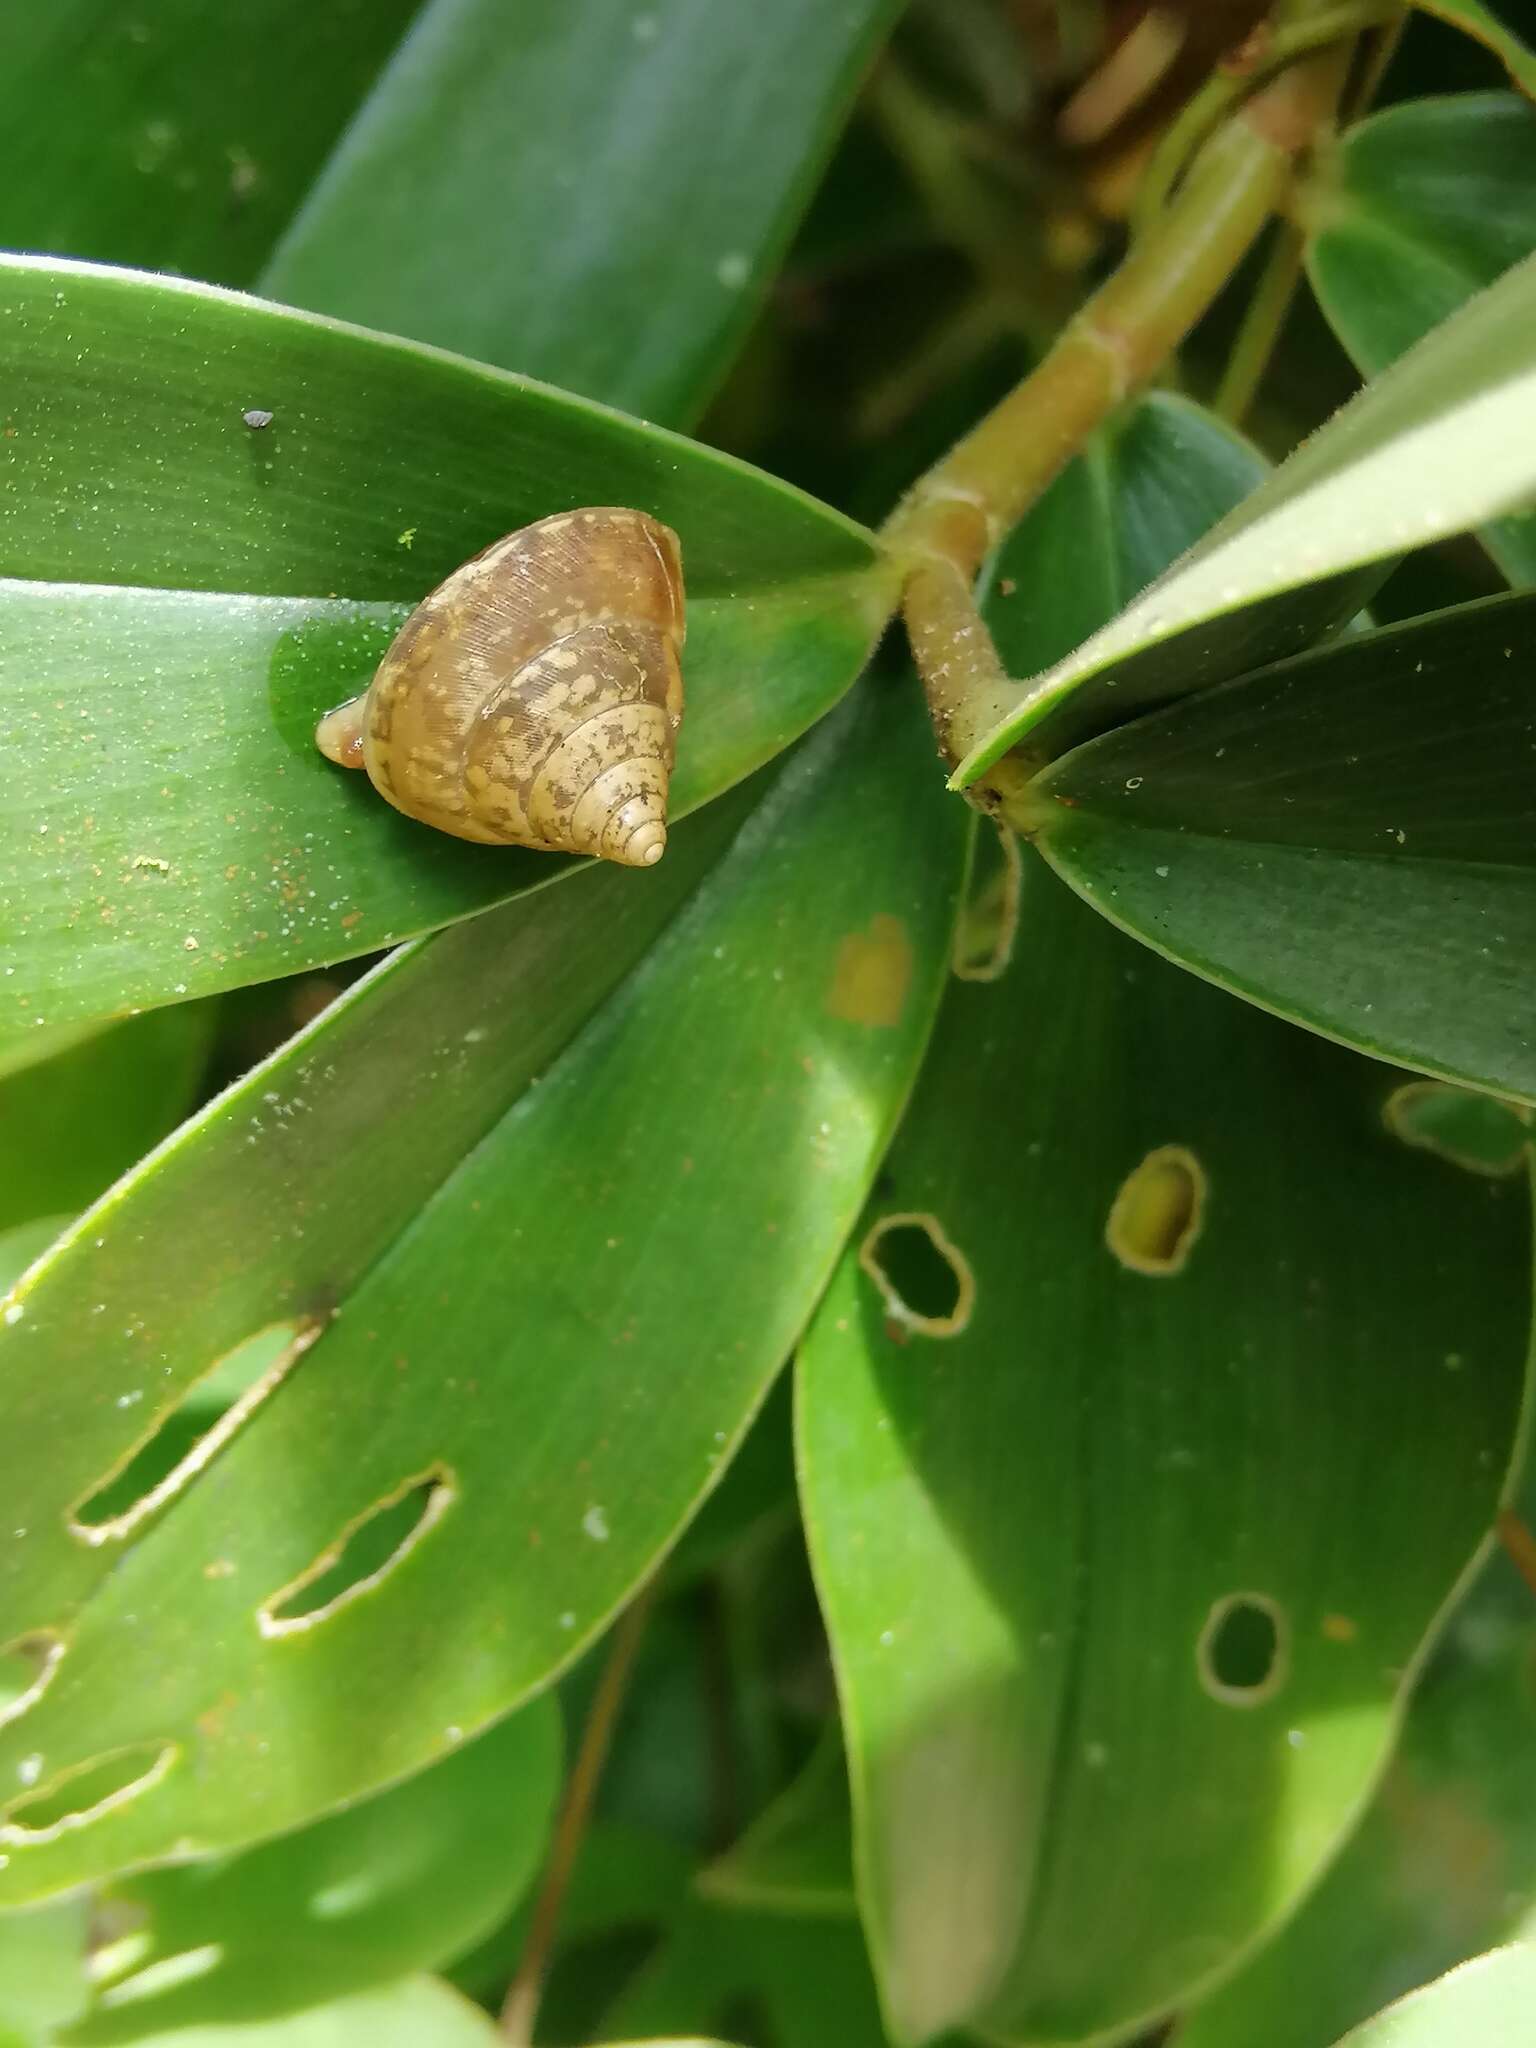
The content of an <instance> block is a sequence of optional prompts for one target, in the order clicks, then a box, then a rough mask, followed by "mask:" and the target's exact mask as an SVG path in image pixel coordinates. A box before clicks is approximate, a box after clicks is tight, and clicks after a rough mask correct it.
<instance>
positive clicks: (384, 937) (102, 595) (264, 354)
mask: <svg viewBox="0 0 1536 2048" xmlns="http://www.w3.org/2000/svg"><path fill="white" fill-rule="evenodd" d="M8 282H9V288H10V289H9V296H10V299H11V304H10V310H9V315H8V316H7V315H6V314H5V313H4V312H0V352H4V351H5V349H6V348H7V345H9V347H10V353H11V357H12V362H13V367H15V368H16V373H17V382H16V383H15V385H14V386H12V387H11V388H10V390H9V391H8V405H9V407H10V410H9V412H8V415H7V416H8V418H9V419H10V421H11V423H12V424H13V425H15V427H16V437H15V438H14V439H11V440H7V441H6V442H4V443H3V444H0V445H3V446H4V447H6V448H7V449H8V450H9V451H10V456H9V460H10V462H11V465H12V473H11V476H10V479H9V489H8V491H7V493H6V495H5V496H4V498H3V499H0V560H3V562H4V564H5V566H7V567H9V568H11V569H16V570H24V571H25V572H26V573H27V574H29V575H32V576H41V577H44V578H49V579H51V578H54V577H65V576H83V577H87V578H89V579H90V580H91V581H92V582H93V583H104V584H118V583H122V582H129V583H132V582H135V581H144V580H146V579H148V580H153V579H155V578H161V579H165V580H167V581H173V582H176V583H178V584H182V585H185V584H189V583H203V582H209V581H211V583H212V585H213V587H212V588H210V589H205V590H199V591H191V590H188V589H185V588H178V589H168V588H167V589H149V588H130V589H122V588H112V589H102V588H82V587H79V586H78V585H74V584H65V583H62V582H57V583H56V582H52V581H44V582H35V581H34V582H29V583H13V584H11V585H10V586H9V587H8V588H6V589H5V590H4V592H3V602H0V659H3V662H4V665H5V669H6V673H7V675H8V676H9V677H11V678H12V679H13V687H12V688H10V689H9V690H8V691H7V693H6V700H5V713H4V721H5V738H6V741H7V751H8V755H9V758H11V760H12V761H13V763H14V765H15V768H16V771H17V772H16V773H15V774H13V776H12V777H11V779H10V782H9V784H8V787H7V796H6V802H5V805H4V810H3V816H0V958H3V963H4V965H6V966H9V967H10V968H11V969H12V970H13V972H12V973H11V974H10V975H9V976H7V977H5V979H4V981H3V984H0V986H3V994H0V1046H3V1045H4V1043H5V1042H6V1040H7V1039H9V1040H10V1041H11V1042H13V1043H14V1042H15V1041H16V1040H17V1039H20V1038H24V1037H25V1036H26V1035H27V1034H29V1033H31V1032H34V1031H36V1030H37V1029H38V1028H39V1020H42V1022H43V1024H44V1025H46V1026H47V1027H49V1028H57V1027H60V1026H63V1025H67V1024H69V1023H71V1022H73V1021H77V1020H80V1019H84V1018H94V1017H100V1016H102V1015H109V1014H112V1013H113V1012H115V1011H120V1010H121V1009H123V1008H126V1007H129V1006H146V1005H150V1004H154V1003H164V1002H170V1001H174V1000H176V999H177V998H179V997H181V996H184V995H197V994H201V993H205V992H207V991H209V990H212V989H216V988H221V987H228V986H231V985H235V984H238V983H241V982H248V981H254V980H261V979H263V978H267V977H270V976H273V975H277V974H282V973H288V972H292V971H295V970H297V969H299V968H302V967H306V966H311V965H314V964H316V963H317V962H322V961H326V960H334V959H340V958H344V957H347V956H348V955H353V954H357V953H360V952H363V951H366V950H369V949H371V948H376V947H378V946H379V945H381V944H384V943H387V942H389V941H391V940H394V939H397V938H401V937H404V936H408V935H410V934H411V933H413V932H419V931H421V930H423V929H426V928H429V927H431V926H433V925H437V924H442V923H445V922H447V921H449V920H450V919H452V918H454V917H459V916H463V915H464V914H465V913H467V912H468V911H471V910H475V909H479V908H482V907H484V906H485V905H486V904H487V903H489V902H492V901H495V900H497V899H499V898H503V897H506V896H509V895H512V894H515V893H516V892H517V891H518V890H520V889H526V888H528V887H531V886H533V885H534V884H535V883H537V882H543V881H547V880H549V879H551V878H552V877H553V875H554V874H555V873H557V872H558V869H557V868H556V867H554V866H552V864H551V861H550V859H549V857H548V856H540V855H534V854H523V853H520V852H518V851H512V852H507V851H505V850H498V849H492V850H489V851H488V850H487V849H485V848H482V847H470V846H467V845H464V844H462V843H459V842H455V841H452V840H449V839H447V838H445V837H444V835H442V834H441V833H434V832H431V831H429V830H427V829H426V828H424V827H421V826H418V825H416V824H414V823H413V822H412V821H410V820H408V819H404V818H401V817H400V816H399V814H398V813H396V812H394V811H392V810H391V809H390V807H389V806H388V805H387V804H384V803H382V802H381V801H380V800H379V799H378V798H377V796H376V795H375V793H374V792H373V791H372V790H371V788H369V787H368V785H367V784H366V781H365V780H364V778H362V777H350V776H345V775H342V774H340V773H338V772H337V771H336V770H335V769H334V768H333V767H332V766H331V765H330V764H329V763H328V762H326V761H325V760H323V759H322V758H321V756H320V755H319V753H318V752H317V750H316V749H315V746H314V744H313V728H314V722H315V719H316V717H317V716H318V715H319V714H320V713H321V712H322V711H323V710H325V709H326V708H327V707H328V706H329V705H330V704H333V703H335V702H337V701H338V700H339V699H340V698H341V697H343V696H346V695H348V694H350V693H351V692H352V691H353V690H355V689H357V688H360V687H362V686H363V685H364V684H365V683H366V681H367V678H368V676H369V674H370V673H371V671H372V668H373V665H374V663H375V662H376V661H377V659H378V657H379V654H380V653H381V652H382V650H383V648H384V646H385V645H386V644H387V642H388V640H389V637H390V635H391V634H392V632H393V631H394V629H395V628H396V627H397V626H398V624H399V622H400V620H401V618H402V617H403V616H404V606H403V604H401V603H398V602H397V603H387V602H385V603H369V604H367V605H359V604H357V603H355V602H353V601H352V600H353V599H355V598H359V597H368V598H370V599H380V598H383V599H389V598H396V599H398V598H402V597H410V598H415V597H419V596H420V595H422V594H423V593H424V592H425V590H426V589H427V588H428V587H430V585H431V584H432V583H433V582H434V581H436V580H437V578H438V576H439V575H440V574H441V573H442V572H443V571H444V570H445V569H447V568H449V567H451V566H452V565H453V564H454V563H455V562H457V561H459V560H462V559H463V558H464V557H465V556H466V555H468V554H469V553H472V552H473V551H474V550H475V549H477V548H478V547H480V546H482V545H483V544H484V543H485V542H486V541H487V540H488V539H490V538H493V537H494V536H495V535H496V534H498V533H500V532H503V531H505V530H507V528H509V527H511V526H515V525H517V524H519V523H521V522H522V521H524V520H525V519H527V518H530V517H533V516H537V515H538V514H540V513H543V512H547V511H548V510H550V509H551V505H552V503H554V502H559V503H568V502H580V501H588V502H590V501H592V500H594V499H595V500H598V501H604V502H606V501H617V502H621V503H634V504H639V505H643V506H646V507H648V508H649V509H651V510H653V511H655V512H657V513H659V514H660V516H662V517H663V518H665V519H667V520H669V521H670V522H671V523H672V524H674V525H675V526H676V527H677V528H678V530H679V531H680V532H681V534H682V536H683V545H684V553H685V559H686V566H687V574H688V579H689V588H690V614H689V617H690V625H691V629H692V630H691V632H690V640H689V647H688V652H687V659H686V678H687V684H688V690H689V696H690V709H689V715H688V719H687V722H686V723H685V725H684V729H683V735H682V745H681V749H680V758H679V766H678V791H677V803H678V809H679V811H680V812H681V811H682V810H684V809H686V808H687V807H688V806H689V805H691V804H694V803H698V802H701V801H703V800H705V799H707V798H708V797H710V796H712V795H714V794H715V793H716V792H717V791H718V790H719V789H721V788H722V787H725V786H726V785H728V784H729V783H730V782H732V781H734V780H736V779H738V778H739V777H740V776H741V775H743V774H744V773H746V772H748V771H749V770H750V769H751V768H753V767H755V766H756V765H758V764H759V763H760V762H762V761H763V760H765V759H767V758H769V757H770V756H771V755H772V754H773V753H774V752H776V751H777V750H778V749H779V748H781V747H782V746H784V745H785V744H786V743H787V741H788V740H790V739H791V738H793V737H794V736H795V735H796V734H797V733H799V732H800V731H803V730H804V728H805V727H806V726H807V725H808V724H810V723H811V722H812V721H813V720H814V719H815V718H817V717H818V716H819V715H820V714H821V713H822V712H823V711H825V710H826V709H827V708H828V706H829V705H830V704H832V703H834V702H835V701H836V699H837V697H838V696H839V695H840V694H841V692H842V691H843V690H844V689H845V688H846V687H847V685H848V683H849V681H850V680H851V679H852V677H853V676H854V675H855V674H856V673H857V671H858V669H859V667H860V666H861V664H862V662H863V660H864V658H865V656H866V653H867V650H868V646H869V642H870V640H871V638H872V636H873V634H874V633H875V631H876V630H878V625H879V622H880V620H881V618H882V617H883V615H884V612H885V610H886V607H887V605H888V602H889V591H888V589H887V588H886V577H885V573H884V571H883V569H881V568H879V567H878V566H877V565H876V560H875V554H874V550H873V543H872V541H871V539H870V537H869V536H868V535H866V534H865V533H864V532H863V531H862V529H860V528H857V527H854V526H852V525H850V524H849V523H848V522H846V521H844V520H842V519H841V518H839V517H838V516H837V515H836V514H834V513H832V512H829V511H826V510H825V509H823V508H822V507H820V506H818V505H816V504H815V503H814V501H812V500H810V499H806V498H803V497H801V496H800V495H799V494H798V493H796V492H794V491H792V490H790V489H788V487H786V486H784V485H781V484H779V483H776V482H775V481H773V480H772V479H771V478H768V477H764V476H761V475H759V474H758V473H757V472H754V471H751V470H749V469H746V468H745V467H743V466H742V465H740V464H736V463H732V462H730V461H728V460H727V459H726V458H724V457H721V456H718V455H715V454H713V453H711V452H709V451H707V450H705V449H702V448H699V447H697V446H695V445H694V444H691V443H688V442H684V441H680V440H678V439H677V438H676V437H674V436H670V435H665V434H662V433H661V432H660V431H659V430H656V429H652V428H646V427H642V426H640V425H639V424H637V423H636V422H633V421H630V420H625V419H623V418H621V417H619V416H618V415H616V414H612V413H608V412H604V411H603V410H602V409H601V408H598V407H595V406H589V405H585V404H583V403H582V402H580V401H578V400H575V399H569V398H566V397H564V396H562V395H561V394H558V393H554V392H550V391H546V390H544V389H543V388H541V387H537V386H532V385H528V384H525V383H522V382H520V381H519V380H517V379H515V378H511V377H508V376H506V375H504V374H502V373H499V372H493V371H490V370H485V369H481V368H479V367H477V366H476V365H473V364H470V363H465V362H459V361H456V360H454V359H451V358H448V357H443V356H439V355H435V354H433V353H432V352H431V351H428V350H423V349H419V348H415V347H412V346H410V345H408V344H406V343H403V342H397V341H393V340H390V339H389V338H387V337H384V336H376V335H365V334H361V333H358V332H356V331H353V330H348V329H343V328H338V327H335V326H333V325H331V324H329V323H326V322H323V321H318V320H315V319H312V318H307V317H301V316H299V315H296V314H289V313H284V312H283V311H281V310H280V309H277V308H274V307H269V306H265V305H261V304H259V303H257V302H254V301H250V300H241V299H237V298H234V297H231V296H230V295H228V294H222V293H209V292H201V291H193V290H191V289H190V288H187V287H181V286H176V285H172V284H169V283H166V282H164V281H159V280H150V279H144V278H134V277H127V276H123V275H121V274H119V273H111V272H108V273H90V272H84V271H79V270H73V271H51V270H46V269H42V268H29V267H26V266H19V267H13V269H12V270H11V273H10V275H9V280H8ZM55 287H62V288H61V289H60V290H58V291H57V292H56V290H55ZM60 300H61V301H62V303H58V302H57V301H60ZM66 348H67V350H68V353H69V361H70V364H71V370H70V377H69V380H68V382H67V383H66V384H64V385H62V386H61V385H60V384H59V382H58V379H57V377H56V375H55V374H54V370H53V368H51V367H50V365H52V364H53V363H54V362H55V361H56V357H57V353H58V351H59V350H60V349H66ZM189 350H190V351H195V352H197V353H198V359H199V361H200V362H201V363H202V367H201V368H200V370H199V374H198V376H197V377H196V378H195V379H189V378H188V377H186V376H185V375H184V374H183V372H182V370H181V369H180V368H179V367H178V363H180V362H184V361H185V360H187V357H186V355H185V354H178V351H189ZM204 351H207V352H208V353H207V354H206V355H204V354H203V352H204ZM23 358H25V359H26V360H25V363H23V361H22V359H23ZM274 365H275V366H276V367H274ZM34 379H36V380H37V381H33V380H34ZM279 387H282V388H283V389H285V390H286V391H287V393H288V395H287V396H286V397H283V396H280V395H279ZM128 390H131V392H132V402H131V404H130V405H129V406H128V407H127V409H126V411H122V410H117V409H115V408H114V401H113V400H112V398H111V397H110V396H109V395H108V394H110V393H113V392H116V393H119V394H121V393H123V392H125V391H128ZM242 393H243V394H244V397H243V398H242V395H241V394H242ZM256 396H265V398H266V400H267V402H268V403H269V404H271V405H272V406H273V408H274V410H275V413H276V417H275V418H274V421H273V424H272V426H271V427H270V428H268V429H266V430H264V432H263V433H261V434H253V433H252V432H251V430H250V429H249V428H248V427H246V426H245V425H244V424H243V423H242V420H241V416H240V407H241V405H242V403H246V402H249V400H250V399H251V398H252V397H256ZM103 407H105V408H106V419H105V423H104V421H103V411H102V408H103ZM402 422H411V423H412V424H411V427H410V428H409V429H407V428H405V427H403V426H402ZM477 479H478V481H477ZM130 502H131V503H132V505H133V508H134V509H133V516H132V518H131V519H128V518H123V519H120V518H119V517H118V516H117V514H116V513H115V512H114V510H113V509H112V508H113V507H114V506H115V505H119V504H122V505H127V504H128V503H130ZM61 503H62V504H64V505H65V506H67V507H70V508H71V509H70V513H69V516H68V517H61V516H60V509H59V508H60V504H61ZM433 505H435V507H436V510H435V511H433V510H432V509H431V507H432V506H433ZM70 535H73V539H69V538H68V537H67V536H70ZM370 535H371V538H369V536H370ZM242 589H243V590H248V591H255V592H265V593H271V592H286V591H292V592H296V593H325V592H335V591H338V590H339V591H341V592H342V593H343V594H342V596H341V597H340V598H330V597H325V596H310V595H300V596H298V597H293V596H287V595H257V596H230V595H222V594H219V593H220V592H231V591H239V590H242Z"/></svg>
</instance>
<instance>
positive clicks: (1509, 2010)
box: [1339, 1942, 1536, 2048]
mask: <svg viewBox="0 0 1536 2048" xmlns="http://www.w3.org/2000/svg"><path fill="white" fill-rule="evenodd" d="M1533 2007H1536V1943H1530V1942H1526V1943H1521V1944H1519V1945H1518V1946H1516V1947H1514V1948H1503V1949H1496V1950H1495V1951H1494V1953H1493V1954H1492V1955H1487V1956H1480V1957H1479V1958H1478V1960H1477V1961H1476V1962H1475V1963H1464V1964H1463V1965H1462V1967H1461V1968H1460V1969H1459V1970H1453V1971H1452V1972H1451V1974H1450V1975H1449V1976H1448V1977H1442V1978H1441V1980H1440V1982H1439V1983H1438V1984H1432V1985H1431V1986H1430V1987H1429V1989H1428V1990H1427V1991H1416V1992H1415V1993H1414V1994H1413V1996H1412V1997H1411V1998H1405V1999H1404V2000H1403V2002H1402V2003H1401V2004H1400V2005H1395V2006H1393V2007H1392V2008H1391V2010H1390V2011H1389V2012H1384V2013H1382V2014H1381V2015H1380V2017H1379V2018H1377V2019H1374V2020H1371V2021H1369V2022H1368V2023H1367V2024H1366V2025H1365V2026H1363V2027H1361V2028H1359V2029H1358V2030H1357V2031H1356V2032H1355V2033H1353V2034H1351V2035H1350V2036H1349V2038H1348V2040H1347V2041H1341V2042H1340V2043H1339V2048H1462V2044H1463V2043H1465V2042H1469V2041H1475V2042H1476V2043H1477V2048H1526V2043H1527V2042H1528V2041H1529V2040H1530V2038H1531V2012H1532V2009H1533Z"/></svg>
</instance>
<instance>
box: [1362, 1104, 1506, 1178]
mask: <svg viewBox="0 0 1536 2048" xmlns="http://www.w3.org/2000/svg"><path fill="white" fill-rule="evenodd" d="M1381 1114H1382V1121H1383V1122H1384V1123H1385V1124H1386V1127H1387V1129H1388V1130H1389V1131H1390V1132H1391V1133H1392V1135H1393V1137H1394V1138H1401V1140H1402V1141H1403V1143H1404V1144H1405V1145H1412V1146H1414V1147H1416V1148H1417V1149H1418V1150H1420V1151H1423V1152H1434V1153H1437V1154H1438V1155H1439V1157H1440V1158H1442V1159H1445V1160H1448V1161H1449V1162H1450V1164H1451V1165H1452V1166H1460V1167H1463V1168H1464V1169H1465V1170H1466V1171H1467V1172H1468V1173H1486V1174H1490V1175H1492V1176H1493V1177H1494V1178H1495V1179H1498V1178H1501V1177H1502V1176H1503V1175H1504V1174H1507V1173H1514V1172H1515V1171H1516V1170H1517V1169H1518V1168H1519V1166H1520V1163H1521V1161H1522V1160H1523V1159H1524V1158H1525V1148H1526V1145H1527V1143H1528V1141H1529V1138H1530V1131H1529V1130H1528V1128H1527V1126H1526V1123H1525V1120H1524V1118H1523V1117H1522V1116H1521V1113H1520V1110H1519V1108H1518V1107H1517V1106H1516V1105H1515V1104H1514V1103H1509V1102H1501V1101H1500V1100H1499V1099H1498V1097H1497V1096H1494V1095H1478V1094H1475V1093H1474V1092H1473V1091H1472V1090H1471V1089H1470V1088H1453V1087H1451V1086H1450V1085H1449V1084H1448V1083H1447V1082H1444V1081H1407V1082H1405V1083H1404V1084H1403V1086H1402V1087H1401V1088H1394V1089H1393V1091H1392V1093H1391V1094H1390V1095H1389V1096H1388V1097H1387V1099H1386V1102H1385V1103H1384V1104H1383V1105H1382V1112H1381Z"/></svg>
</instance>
